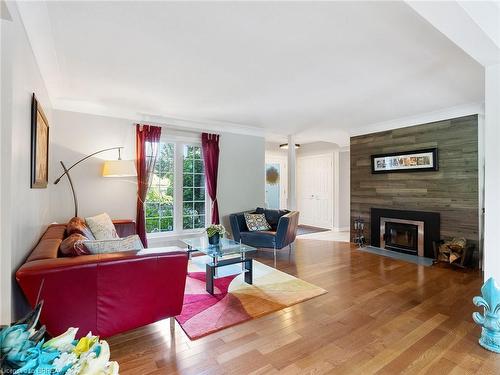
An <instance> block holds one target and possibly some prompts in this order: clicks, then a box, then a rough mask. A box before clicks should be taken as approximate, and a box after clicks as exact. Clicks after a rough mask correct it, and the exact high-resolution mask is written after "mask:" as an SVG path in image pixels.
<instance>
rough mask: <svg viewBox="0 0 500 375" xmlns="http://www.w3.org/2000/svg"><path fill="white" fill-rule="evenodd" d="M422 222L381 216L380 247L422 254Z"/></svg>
mask: <svg viewBox="0 0 500 375" xmlns="http://www.w3.org/2000/svg"><path fill="white" fill-rule="evenodd" d="M423 227H424V226H423V222H419V221H412V220H401V219H392V218H381V220H380V237H381V239H380V240H381V241H380V242H381V245H382V246H381V247H382V248H384V249H387V250H393V251H399V252H402V253H407V254H413V255H419V256H423V235H424V228H423Z"/></svg>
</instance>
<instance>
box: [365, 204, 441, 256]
mask: <svg viewBox="0 0 500 375" xmlns="http://www.w3.org/2000/svg"><path fill="white" fill-rule="evenodd" d="M381 217H385V218H390V219H402V220H413V221H422V222H424V256H425V257H428V258H434V248H433V242H434V241H439V239H440V225H441V216H440V214H439V213H437V212H424V211H404V210H389V209H384V208H372V209H371V215H370V226H371V236H370V237H371V244H372V246H375V247H380V218H381ZM391 250H394V249H391Z"/></svg>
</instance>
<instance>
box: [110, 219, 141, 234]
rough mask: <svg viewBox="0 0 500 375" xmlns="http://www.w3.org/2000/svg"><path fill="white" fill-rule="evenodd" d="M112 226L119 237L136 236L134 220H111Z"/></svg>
mask: <svg viewBox="0 0 500 375" xmlns="http://www.w3.org/2000/svg"><path fill="white" fill-rule="evenodd" d="M113 224H114V225H115V228H116V233H117V234H118V236H119V237H127V236H131V235H133V234H137V227H136V224H135V221H134V220H113Z"/></svg>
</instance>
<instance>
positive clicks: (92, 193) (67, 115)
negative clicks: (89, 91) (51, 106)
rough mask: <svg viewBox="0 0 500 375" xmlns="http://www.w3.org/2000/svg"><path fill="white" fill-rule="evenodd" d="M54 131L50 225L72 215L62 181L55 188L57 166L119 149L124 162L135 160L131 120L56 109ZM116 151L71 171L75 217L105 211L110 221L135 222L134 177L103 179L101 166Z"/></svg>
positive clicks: (67, 185)
mask: <svg viewBox="0 0 500 375" xmlns="http://www.w3.org/2000/svg"><path fill="white" fill-rule="evenodd" d="M53 117H54V123H55V124H56V128H57V131H55V132H53V133H52V144H51V152H52V162H51V178H50V183H51V202H53V203H54V204H52V205H51V213H50V218H51V221H57V222H62V223H64V222H67V221H68V220H69V219H71V218H72V217H73V216H74V209H73V198H72V195H71V189H70V187H69V183H68V180H67V178H66V177H64V178H63V179H61V182H59V184H57V185H53V182H54V180H55V179H56V178H57V177H59V175H60V174H61V173H62V171H63V170H62V167H61V165H60V164H59V161H60V160H62V161H63V162H64V164H65V165H66V167H69V166H70V165H72V164H73V163H74V162H76V161H77V160H79V159H81V158H82V157H84V156H85V155H89V154H92V153H94V152H96V151H99V150H102V149H106V148H110V147H117V146H123V147H124V149H123V150H122V159H134V158H135V127H134V122H133V121H131V120H124V119H117V118H112V117H104V116H96V115H89V114H83V113H77V112H66V111H58V110H54V116H53ZM117 157H118V152H117V151H116V150H113V151H107V152H105V153H102V154H99V155H96V156H94V157H92V158H90V159H88V160H86V161H85V162H83V163H82V164H79V165H78V166H76V167H75V168H74V169H72V170H71V177H72V179H73V184H74V186H75V191H76V194H77V197H78V202H79V212H78V215H79V216H81V217H88V216H93V215H96V214H100V213H102V212H107V213H109V215H110V216H111V217H112V218H114V219H131V218H132V219H135V212H136V206H135V203H136V201H135V197H136V193H137V182H136V178H135V177H130V178H104V177H102V175H101V173H102V164H103V161H104V160H106V159H116V158H117Z"/></svg>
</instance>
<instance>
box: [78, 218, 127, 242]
mask: <svg viewBox="0 0 500 375" xmlns="http://www.w3.org/2000/svg"><path fill="white" fill-rule="evenodd" d="M85 222H86V223H87V226H88V227H89V228H90V231H91V232H92V234H93V235H94V237H95V239H96V240H109V239H112V238H119V237H118V234H117V233H116V228H115V226H114V224H113V221H112V220H111V218H110V217H109V215H108V214H106V213H104V214H100V215H97V216H91V217H86V218H85Z"/></svg>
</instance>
